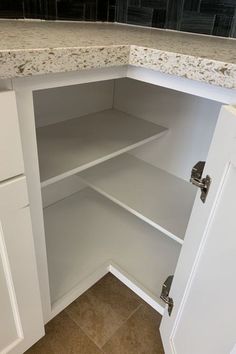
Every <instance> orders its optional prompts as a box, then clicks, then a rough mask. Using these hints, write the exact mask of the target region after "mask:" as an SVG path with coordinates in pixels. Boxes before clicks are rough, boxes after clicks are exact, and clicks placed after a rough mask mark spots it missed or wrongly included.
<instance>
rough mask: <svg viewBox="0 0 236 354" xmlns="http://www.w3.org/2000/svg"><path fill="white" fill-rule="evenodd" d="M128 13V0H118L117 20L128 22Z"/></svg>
mask: <svg viewBox="0 0 236 354" xmlns="http://www.w3.org/2000/svg"><path fill="white" fill-rule="evenodd" d="M127 14H128V0H117V16H116V21H117V22H122V23H126V22H127Z"/></svg>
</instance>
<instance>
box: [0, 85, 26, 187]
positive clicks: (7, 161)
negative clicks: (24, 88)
mask: <svg viewBox="0 0 236 354" xmlns="http://www.w3.org/2000/svg"><path fill="white" fill-rule="evenodd" d="M23 173H24V164H23V154H22V147H21V139H20V129H19V123H18V116H17V107H16V98H15V93H14V91H4V92H0V181H4V180H6V179H9V178H11V177H14V176H17V175H20V174H23Z"/></svg>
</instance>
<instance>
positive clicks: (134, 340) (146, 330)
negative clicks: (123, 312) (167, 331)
mask: <svg viewBox="0 0 236 354" xmlns="http://www.w3.org/2000/svg"><path fill="white" fill-rule="evenodd" d="M160 320H161V316H160V315H159V314H158V313H157V312H156V311H154V310H153V309H152V308H151V307H150V306H148V305H141V306H140V307H139V309H138V310H137V311H136V312H135V313H134V314H133V315H132V316H131V317H130V318H129V319H128V320H127V322H126V323H125V324H123V326H122V327H121V328H120V329H119V330H118V331H117V332H116V333H115V334H114V335H113V336H112V338H111V339H110V340H109V341H108V342H107V343H106V344H105V345H104V347H103V348H102V349H103V351H104V352H105V353H107V354H121V353H122V354H164V351H163V347H162V343H161V338H160V334H159V325H160Z"/></svg>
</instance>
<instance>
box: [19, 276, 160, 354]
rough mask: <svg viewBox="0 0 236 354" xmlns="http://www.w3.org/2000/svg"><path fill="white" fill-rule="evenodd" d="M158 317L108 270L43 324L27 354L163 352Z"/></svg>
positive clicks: (150, 353) (153, 353) (134, 353)
mask: <svg viewBox="0 0 236 354" xmlns="http://www.w3.org/2000/svg"><path fill="white" fill-rule="evenodd" d="M160 321H161V316H160V315H159V314H158V313H157V312H156V311H155V310H153V309H152V308H151V307H150V306H149V305H147V304H146V303H144V302H143V300H142V299H140V298H139V297H138V296H137V295H136V294H135V293H134V292H132V291H131V290H130V289H129V288H127V287H126V286H125V285H124V284H122V283H121V282H120V281H119V280H118V279H116V278H115V277H114V276H113V275H112V274H110V273H108V274H107V275H105V276H104V277H103V278H102V279H101V280H100V281H99V282H97V283H96V284H95V285H94V286H92V287H91V288H90V289H89V290H87V291H86V292H85V293H84V294H83V295H81V296H80V297H79V298H78V299H77V300H75V301H74V302H73V303H72V304H71V305H69V306H68V307H67V308H66V309H65V310H64V311H63V312H61V313H60V314H59V315H58V316H56V317H55V318H54V319H53V320H51V321H50V322H49V323H48V324H47V325H46V329H45V330H46V335H45V336H44V337H43V338H42V339H41V340H40V341H39V342H37V343H36V344H35V345H34V346H33V347H31V348H30V349H29V350H28V351H27V352H26V353H27V354H67V353H70V354H74V353H78V354H99V353H106V354H164V350H163V347H162V343H161V338H160V334H159V325H160Z"/></svg>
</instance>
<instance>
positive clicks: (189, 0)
mask: <svg viewBox="0 0 236 354" xmlns="http://www.w3.org/2000/svg"><path fill="white" fill-rule="evenodd" d="M200 6H201V0H185V1H184V10H186V11H199V10H200Z"/></svg>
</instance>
